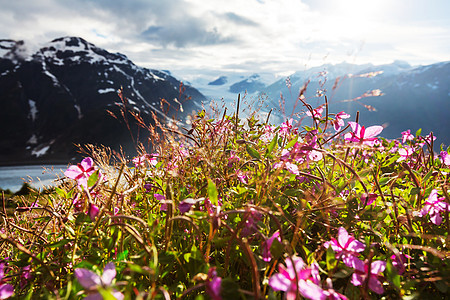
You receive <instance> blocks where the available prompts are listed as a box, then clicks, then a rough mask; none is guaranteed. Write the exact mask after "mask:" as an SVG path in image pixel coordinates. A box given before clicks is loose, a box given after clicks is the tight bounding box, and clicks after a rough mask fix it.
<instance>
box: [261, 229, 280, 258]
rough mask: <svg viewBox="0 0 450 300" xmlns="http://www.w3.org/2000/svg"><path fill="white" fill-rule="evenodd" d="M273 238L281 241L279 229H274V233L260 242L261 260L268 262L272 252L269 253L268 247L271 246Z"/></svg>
mask: <svg viewBox="0 0 450 300" xmlns="http://www.w3.org/2000/svg"><path fill="white" fill-rule="evenodd" d="M275 239H277V240H278V241H279V242H281V238H280V232H279V231H275V233H274V234H273V235H272V236H271V237H270V238H268V239H267V240H265V241H264V242H263V243H262V257H263V260H264V261H266V262H269V261H270V260H271V259H272V253H270V247H272V243H273V240H275Z"/></svg>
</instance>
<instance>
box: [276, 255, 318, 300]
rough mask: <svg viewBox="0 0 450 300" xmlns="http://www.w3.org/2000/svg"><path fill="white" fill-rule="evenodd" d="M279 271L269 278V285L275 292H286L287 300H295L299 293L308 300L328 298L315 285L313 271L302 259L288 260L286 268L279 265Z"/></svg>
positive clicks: (292, 258)
mask: <svg viewBox="0 0 450 300" xmlns="http://www.w3.org/2000/svg"><path fill="white" fill-rule="evenodd" d="M278 270H279V273H277V274H275V275H273V276H272V277H270V278H269V285H270V287H271V288H272V289H274V290H275V291H284V292H286V299H287V300H295V299H296V298H297V293H300V295H302V296H303V297H305V298H308V299H326V298H327V295H326V294H325V293H324V291H323V290H322V289H321V288H320V287H319V286H318V285H317V284H315V283H314V281H315V279H314V277H313V276H312V269H311V268H309V267H307V265H306V264H305V263H304V262H303V260H302V259H301V258H300V257H296V256H293V257H291V258H287V259H286V267H285V266H284V265H282V264H279V265H278ZM296 275H297V276H296ZM297 287H298V291H297Z"/></svg>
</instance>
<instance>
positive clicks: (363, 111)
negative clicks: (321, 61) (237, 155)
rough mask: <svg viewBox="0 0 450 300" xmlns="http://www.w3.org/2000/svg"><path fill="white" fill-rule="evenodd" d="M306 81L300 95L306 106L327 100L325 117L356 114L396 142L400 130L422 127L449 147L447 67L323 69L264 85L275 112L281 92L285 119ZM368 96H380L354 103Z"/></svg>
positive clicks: (449, 82) (445, 64)
mask: <svg viewBox="0 0 450 300" xmlns="http://www.w3.org/2000/svg"><path fill="white" fill-rule="evenodd" d="M306 82H309V84H308V86H307V89H306V91H305V94H304V95H305V96H306V99H307V102H308V103H309V104H311V105H313V106H319V105H321V104H324V97H323V95H327V97H328V102H329V108H330V112H332V113H337V112H339V111H346V112H347V113H349V114H351V115H352V117H353V118H354V117H355V116H356V112H357V111H360V118H359V120H360V122H361V123H362V124H363V125H366V126H370V125H375V124H380V125H381V124H383V125H384V126H385V129H384V130H383V133H382V136H384V137H387V138H398V137H400V136H401V132H402V131H405V130H407V129H410V130H411V131H414V132H415V131H416V130H418V129H419V128H422V132H423V133H424V134H428V133H429V132H430V131H433V133H434V135H435V136H437V138H438V139H437V140H436V143H437V144H440V143H444V144H446V145H449V144H450V118H449V116H448V114H449V112H450V62H441V63H436V64H432V65H428V66H416V67H413V66H410V65H409V64H408V63H405V62H402V61H395V62H394V63H392V64H388V65H381V66H374V65H351V64H346V63H343V64H338V65H324V66H321V67H317V68H313V69H309V70H305V71H301V72H296V73H294V74H292V75H291V76H289V77H288V79H287V80H286V79H284V80H279V81H277V82H275V83H273V84H272V85H270V86H268V87H267V88H266V89H265V92H266V93H267V95H268V101H269V102H270V103H271V106H272V107H273V108H279V103H280V93H281V95H283V98H284V103H285V108H284V109H285V115H287V116H289V115H290V114H291V113H292V111H293V108H294V106H295V102H296V100H297V97H298V94H299V91H300V89H301V88H302V87H303V86H304V84H305V83H306ZM289 86H290V88H289ZM377 90H380V91H377ZM368 91H375V92H374V94H377V93H379V92H381V96H379V97H363V98H361V99H355V98H357V97H359V96H362V95H363V94H364V93H366V92H368ZM369 94H370V92H369ZM318 95H320V96H318ZM366 95H367V94H366ZM281 102H282V101H281ZM301 110H305V109H304V107H303V106H302V104H301V103H299V104H298V105H297V106H296V110H295V112H300V111H301ZM277 111H278V113H279V114H281V113H280V110H279V109H278V110H275V111H274V113H276V112H277Z"/></svg>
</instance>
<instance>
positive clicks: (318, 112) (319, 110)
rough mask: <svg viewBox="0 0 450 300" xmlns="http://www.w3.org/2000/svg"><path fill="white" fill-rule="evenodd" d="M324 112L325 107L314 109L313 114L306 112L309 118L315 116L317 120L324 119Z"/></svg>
mask: <svg viewBox="0 0 450 300" xmlns="http://www.w3.org/2000/svg"><path fill="white" fill-rule="evenodd" d="M322 112H323V107H322V106H319V107H318V108H315V109H313V112H312V114H311V112H310V111H309V110H308V111H307V112H306V115H307V116H313V117H314V118H315V119H319V118H320V117H322Z"/></svg>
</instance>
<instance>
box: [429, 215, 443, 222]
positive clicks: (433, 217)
mask: <svg viewBox="0 0 450 300" xmlns="http://www.w3.org/2000/svg"><path fill="white" fill-rule="evenodd" d="M430 220H431V222H432V223H433V224H435V225H441V223H442V217H441V215H440V214H438V213H436V214H433V215H430Z"/></svg>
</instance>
